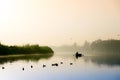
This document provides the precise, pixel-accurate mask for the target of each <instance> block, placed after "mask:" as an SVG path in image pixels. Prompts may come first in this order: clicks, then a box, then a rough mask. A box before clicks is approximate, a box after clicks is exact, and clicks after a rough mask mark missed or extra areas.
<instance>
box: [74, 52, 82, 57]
mask: <svg viewBox="0 0 120 80" xmlns="http://www.w3.org/2000/svg"><path fill="white" fill-rule="evenodd" d="M82 56H83V55H82V54H81V53H78V52H76V53H75V57H76V58H77V59H78V57H82Z"/></svg>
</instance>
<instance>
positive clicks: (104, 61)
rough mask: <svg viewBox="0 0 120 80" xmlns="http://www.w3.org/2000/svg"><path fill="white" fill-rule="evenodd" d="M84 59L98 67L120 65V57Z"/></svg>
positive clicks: (86, 57)
mask: <svg viewBox="0 0 120 80" xmlns="http://www.w3.org/2000/svg"><path fill="white" fill-rule="evenodd" d="M83 59H84V61H85V62H90V61H91V62H92V63H95V64H97V65H108V66H114V65H118V66H119V65H120V56H85V57H84V58H83Z"/></svg>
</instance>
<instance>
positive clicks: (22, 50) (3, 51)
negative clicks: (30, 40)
mask: <svg viewBox="0 0 120 80" xmlns="http://www.w3.org/2000/svg"><path fill="white" fill-rule="evenodd" d="M33 53H40V54H45V53H53V50H52V49H51V48H50V47H48V46H39V45H37V44H36V45H29V44H28V45H24V46H8V45H3V44H1V43H0V55H9V54H33Z"/></svg>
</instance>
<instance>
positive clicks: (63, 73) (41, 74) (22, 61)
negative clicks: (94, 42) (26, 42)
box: [0, 53, 120, 80]
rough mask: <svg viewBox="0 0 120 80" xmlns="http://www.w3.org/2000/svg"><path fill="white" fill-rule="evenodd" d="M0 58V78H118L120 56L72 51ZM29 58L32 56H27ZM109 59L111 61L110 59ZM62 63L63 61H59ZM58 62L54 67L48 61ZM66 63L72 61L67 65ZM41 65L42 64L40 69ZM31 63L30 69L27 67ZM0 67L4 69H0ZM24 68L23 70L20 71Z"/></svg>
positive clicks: (51, 79) (27, 79) (88, 79)
mask: <svg viewBox="0 0 120 80" xmlns="http://www.w3.org/2000/svg"><path fill="white" fill-rule="evenodd" d="M56 54H57V53H55V55H53V56H47V57H45V56H42V57H41V55H40V56H38V55H35V56H33V55H32V57H30V56H29V57H30V58H27V57H24V58H22V57H23V56H22V57H20V58H19V57H17V58H16V57H14V58H13V57H9V59H8V58H1V59H0V79H1V80H120V59H119V58H111V57H107V58H106V57H103V56H84V57H80V58H78V59H76V58H75V57H74V56H73V53H66V55H64V54H65V53H64V54H62V53H61V55H60V54H57V55H56ZM31 58H32V59H31ZM111 59H112V60H111ZM61 62H63V64H61ZM53 63H58V66H52V65H51V64H53ZM70 63H73V64H72V65H70ZM43 64H44V65H46V67H44V68H43ZM31 65H32V66H33V68H31ZM2 67H4V68H5V69H2ZM22 68H24V70H22Z"/></svg>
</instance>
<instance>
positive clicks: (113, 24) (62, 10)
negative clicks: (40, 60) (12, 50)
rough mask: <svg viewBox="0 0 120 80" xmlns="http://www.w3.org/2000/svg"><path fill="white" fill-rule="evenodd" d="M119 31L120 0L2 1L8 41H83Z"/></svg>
mask: <svg viewBox="0 0 120 80" xmlns="http://www.w3.org/2000/svg"><path fill="white" fill-rule="evenodd" d="M118 34H120V0H0V41H1V42H2V43H4V44H9V45H14V44H19V45H21V44H27V43H31V44H40V45H62V44H73V43H74V42H77V43H78V44H83V42H84V41H85V40H88V41H93V40H96V39H98V38H101V39H111V38H115V39H118V38H119V39H120V36H117V35H118Z"/></svg>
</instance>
